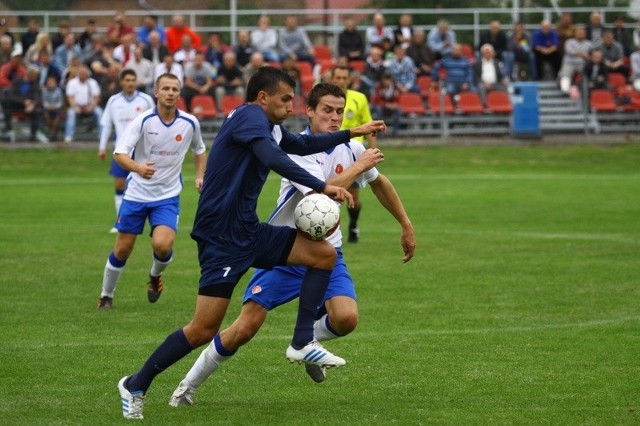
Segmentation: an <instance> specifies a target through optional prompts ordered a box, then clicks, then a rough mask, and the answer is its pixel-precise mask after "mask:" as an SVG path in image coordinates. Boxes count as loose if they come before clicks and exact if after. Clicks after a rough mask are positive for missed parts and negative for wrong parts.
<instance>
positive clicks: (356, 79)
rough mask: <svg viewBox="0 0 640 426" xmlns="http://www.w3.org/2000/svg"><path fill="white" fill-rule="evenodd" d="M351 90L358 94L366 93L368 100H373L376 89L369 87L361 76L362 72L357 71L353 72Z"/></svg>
mask: <svg viewBox="0 0 640 426" xmlns="http://www.w3.org/2000/svg"><path fill="white" fill-rule="evenodd" d="M347 66H348V61H347ZM329 72H331V71H329ZM349 88H350V89H352V90H355V91H356V92H360V93H364V94H365V96H366V97H367V100H369V98H371V95H372V94H373V89H374V87H372V86H369V84H368V83H367V82H366V81H364V80H363V79H362V74H360V72H359V71H356V70H352V71H351V84H350V85H349Z"/></svg>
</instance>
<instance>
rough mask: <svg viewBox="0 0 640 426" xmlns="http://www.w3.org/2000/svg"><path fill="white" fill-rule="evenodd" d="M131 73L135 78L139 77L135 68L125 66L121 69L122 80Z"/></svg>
mask: <svg viewBox="0 0 640 426" xmlns="http://www.w3.org/2000/svg"><path fill="white" fill-rule="evenodd" d="M128 75H131V76H133V78H136V79H137V78H138V76H137V75H136V72H135V71H134V70H132V69H131V68H125V69H123V70H122V71H120V80H122V79H123V78H125V77H126V76H128Z"/></svg>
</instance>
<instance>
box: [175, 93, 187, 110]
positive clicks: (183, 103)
mask: <svg viewBox="0 0 640 426" xmlns="http://www.w3.org/2000/svg"><path fill="white" fill-rule="evenodd" d="M177 106H178V109H181V110H182V111H187V102H186V101H185V100H184V98H183V97H182V96H180V97H179V98H178V102H177Z"/></svg>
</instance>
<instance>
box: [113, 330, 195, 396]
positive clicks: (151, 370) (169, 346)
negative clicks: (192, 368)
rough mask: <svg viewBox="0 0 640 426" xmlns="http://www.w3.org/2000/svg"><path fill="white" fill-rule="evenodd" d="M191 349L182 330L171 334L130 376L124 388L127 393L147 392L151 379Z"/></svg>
mask: <svg viewBox="0 0 640 426" xmlns="http://www.w3.org/2000/svg"><path fill="white" fill-rule="evenodd" d="M192 350H193V348H192V347H191V345H190V344H189V341H188V340H187V337H186V336H185V335H184V331H182V329H178V330H176V331H174V332H173V333H171V334H170V335H169V336H168V337H167V338H166V340H165V341H164V342H163V343H162V344H161V345H160V346H158V348H157V349H156V350H155V352H154V353H152V354H151V356H150V357H149V358H148V359H147V362H145V363H144V365H143V366H142V368H141V369H140V371H138V372H137V373H136V374H134V375H132V376H131V377H130V378H129V380H128V381H127V383H125V387H126V388H127V389H128V390H129V392H135V391H142V392H145V393H146V392H147V389H149V386H151V382H152V381H153V379H154V378H155V377H156V376H157V375H158V374H160V373H162V372H163V371H164V370H166V369H167V368H169V367H171V366H172V365H173V364H175V363H176V362H178V361H179V360H181V359H182V358H183V357H185V356H186V355H188V354H189V353H190V352H191V351H192Z"/></svg>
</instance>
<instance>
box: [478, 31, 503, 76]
mask: <svg viewBox="0 0 640 426" xmlns="http://www.w3.org/2000/svg"><path fill="white" fill-rule="evenodd" d="M485 44H490V45H491V46H492V47H493V51H494V52H495V57H494V59H495V60H496V61H498V62H502V63H503V64H504V66H505V68H508V65H507V62H508V59H507V58H505V52H508V47H507V35H506V34H505V32H504V31H503V30H502V27H501V24H500V21H498V20H494V21H491V22H490V23H489V29H487V30H486V31H484V32H483V33H482V34H480V43H479V44H478V49H477V50H478V52H479V53H480V57H482V51H481V50H482V49H481V48H482V46H484V45H485Z"/></svg>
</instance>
